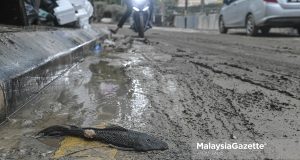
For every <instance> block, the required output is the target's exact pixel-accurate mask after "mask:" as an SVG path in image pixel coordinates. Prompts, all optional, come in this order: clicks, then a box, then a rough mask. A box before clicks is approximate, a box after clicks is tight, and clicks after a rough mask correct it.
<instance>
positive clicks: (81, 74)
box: [0, 56, 148, 159]
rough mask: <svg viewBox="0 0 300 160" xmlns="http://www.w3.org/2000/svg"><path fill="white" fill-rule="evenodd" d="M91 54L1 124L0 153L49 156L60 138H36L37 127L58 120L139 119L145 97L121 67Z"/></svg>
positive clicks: (95, 123)
mask: <svg viewBox="0 0 300 160" xmlns="http://www.w3.org/2000/svg"><path fill="white" fill-rule="evenodd" d="M102 59H105V56H102V57H98V56H92V57H89V58H87V59H86V60H85V61H84V62H83V63H81V64H78V65H76V66H74V67H73V68H72V69H71V70H70V71H68V72H67V73H65V74H64V75H63V76H62V77H61V78H60V79H58V80H57V81H55V82H53V84H51V85H50V86H49V87H48V88H46V89H45V90H44V91H42V93H41V94H40V95H39V96H38V97H37V98H35V99H34V100H32V101H31V102H30V103H29V104H27V105H26V106H25V107H24V108H23V109H22V110H21V111H19V112H18V113H17V114H16V115H14V116H13V117H11V118H10V120H9V122H8V123H6V124H5V125H4V126H1V127H0V142H1V143H0V159H7V158H12V159H18V158H21V157H22V158H25V159H40V158H42V159H43V158H44V159H48V158H49V157H51V155H52V154H53V153H54V151H55V150H56V149H57V148H58V147H59V143H60V142H61V140H62V138H44V139H39V140H37V139H35V138H33V137H32V136H34V135H35V134H36V133H37V132H38V131H39V130H41V129H43V128H45V127H47V126H51V125H59V124H70V125H78V126H98V125H101V124H107V123H114V124H122V126H125V127H127V128H131V127H132V126H131V123H130V124H129V123H127V124H126V121H128V120H132V121H134V122H137V123H138V122H139V119H140V118H141V117H142V115H143V114H142V113H143V110H144V108H145V107H146V106H147V105H148V100H147V99H146V97H145V95H143V91H142V90H141V89H140V88H139V87H140V86H139V85H140V84H139V81H132V80H130V79H129V78H127V77H126V76H125V74H124V71H123V69H121V68H120V67H116V66H111V65H109V62H106V61H103V60H102Z"/></svg>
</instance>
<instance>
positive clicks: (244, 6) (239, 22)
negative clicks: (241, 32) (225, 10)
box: [233, 0, 250, 27]
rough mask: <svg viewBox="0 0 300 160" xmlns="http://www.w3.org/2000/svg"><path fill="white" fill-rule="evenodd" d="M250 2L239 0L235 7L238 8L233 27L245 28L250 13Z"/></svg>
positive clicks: (248, 0)
mask: <svg viewBox="0 0 300 160" xmlns="http://www.w3.org/2000/svg"><path fill="white" fill-rule="evenodd" d="M249 5H250V0H237V1H236V2H234V4H233V6H235V8H236V13H235V14H234V18H233V19H234V21H233V25H234V26H236V27H244V26H245V24H246V23H245V22H246V16H247V13H248V11H249Z"/></svg>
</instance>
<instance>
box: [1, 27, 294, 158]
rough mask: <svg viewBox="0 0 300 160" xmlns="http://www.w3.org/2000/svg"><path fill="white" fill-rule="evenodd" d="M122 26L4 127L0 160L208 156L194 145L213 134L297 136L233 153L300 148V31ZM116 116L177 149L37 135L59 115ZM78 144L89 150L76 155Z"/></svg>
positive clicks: (81, 118)
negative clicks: (141, 30)
mask: <svg viewBox="0 0 300 160" xmlns="http://www.w3.org/2000/svg"><path fill="white" fill-rule="evenodd" d="M121 34H124V35H126V36H122V35H119V36H115V37H114V38H113V40H112V41H107V42H106V43H107V44H109V46H110V47H108V48H107V50H108V52H107V53H102V55H101V56H100V57H97V56H91V57H89V58H87V59H86V60H85V61H84V62H82V63H80V64H78V65H77V66H75V67H73V68H72V69H71V70H70V71H69V72H67V73H66V74H65V75H64V76H62V77H61V78H60V79H59V80H57V81H55V82H54V83H53V84H52V85H51V86H49V87H48V88H47V89H45V90H44V91H43V92H42V93H41V94H40V96H39V97H38V98H36V99H35V100H33V101H32V102H31V103H29V104H28V105H27V106H26V107H25V108H24V109H23V110H21V111H20V112H19V113H18V114H16V115H15V116H14V117H12V118H11V119H10V121H9V122H8V123H7V124H6V125H5V126H1V127H0V141H1V144H0V153H1V154H0V159H19V158H20V157H22V158H24V159H50V158H53V157H56V158H59V159H204V158H211V157H209V156H205V155H201V156H195V152H194V151H193V147H195V146H194V145H195V142H201V141H206V140H212V141H214V140H231V141H250V142H261V141H264V142H265V141H267V142H269V141H273V142H274V141H280V142H281V143H284V142H288V145H283V146H284V148H283V149H282V150H280V151H279V150H274V149H272V148H271V149H270V148H269V149H266V150H263V151H255V152H246V153H243V154H239V153H237V154H232V153H230V152H224V153H222V155H221V158H225V159H241V158H244V159H264V158H266V159H276V158H278V157H280V156H282V155H284V156H287V155H288V156H289V157H288V158H294V159H297V158H298V157H299V156H300V155H299V153H297V151H295V148H297V146H299V138H300V124H299V122H300V117H299V116H300V94H299V93H300V85H299V83H300V70H299V69H300V47H299V45H298V43H299V42H300V39H299V38H298V37H294V36H290V37H289V36H281V35H277V34H276V35H273V36H271V37H258V38H250V37H246V36H244V35H239V34H231V35H218V34H215V33H198V32H181V31H177V30H176V31H172V30H171V29H170V30H168V31H166V30H161V29H153V30H152V31H150V32H148V34H147V40H141V39H138V38H135V35H133V34H131V31H128V30H126V29H124V30H123V31H122V33H121ZM110 123H112V124H118V125H120V126H123V127H125V128H129V129H134V130H138V131H142V132H146V133H149V134H152V135H155V136H156V137H158V138H160V139H162V140H164V141H166V142H167V143H168V145H169V148H170V149H169V150H167V151H155V152H147V153H137V152H128V151H120V150H115V149H112V148H110V147H108V146H98V145H97V144H94V143H93V144H90V143H87V142H81V141H78V140H74V139H70V137H67V138H61V139H58V138H53V139H52V138H51V139H49V138H46V139H40V140H37V139H35V138H33V137H32V135H34V134H35V133H36V132H38V131H39V130H41V129H43V128H45V127H48V126H51V125H56V124H74V125H79V126H103V125H105V124H110ZM74 146H77V148H78V147H79V148H80V147H81V148H80V149H83V151H82V152H84V153H80V152H78V153H77V152H76V153H74V154H72V153H73V152H72V151H74V150H72V149H70V148H72V147H74ZM75 148H76V147H75ZM89 148H90V149H89ZM95 148H97V149H95ZM68 149H69V150H70V152H63V151H65V150H68ZM80 149H77V150H80ZM84 149H86V150H84ZM75 151H76V149H75ZM62 152H63V153H62ZM70 153H71V154H70ZM283 158H284V157H283Z"/></svg>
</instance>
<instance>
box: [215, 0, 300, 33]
mask: <svg viewBox="0 0 300 160" xmlns="http://www.w3.org/2000/svg"><path fill="white" fill-rule="evenodd" d="M272 27H276V28H282V27H292V28H296V29H297V30H298V33H299V34H300V0H224V5H223V7H222V9H221V12H220V17H219V31H220V33H227V31H228V29H230V28H246V31H247V34H248V35H250V36H255V35H257V34H258V32H259V31H260V32H261V33H262V34H268V33H269V31H270V29H271V28H272Z"/></svg>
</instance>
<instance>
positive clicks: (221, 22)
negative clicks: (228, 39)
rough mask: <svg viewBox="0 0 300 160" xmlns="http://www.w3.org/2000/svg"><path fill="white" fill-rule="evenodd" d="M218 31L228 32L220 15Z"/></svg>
mask: <svg viewBox="0 0 300 160" xmlns="http://www.w3.org/2000/svg"><path fill="white" fill-rule="evenodd" d="M219 32H220V33H221V34H226V33H227V32H228V28H226V27H225V23H224V20H223V17H222V16H221V17H220V18H219Z"/></svg>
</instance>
